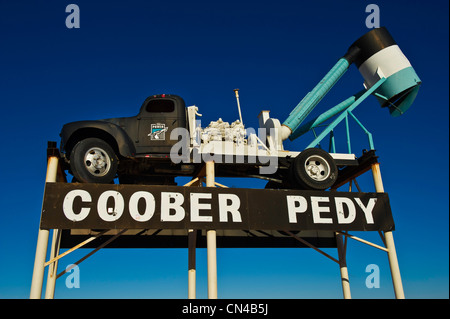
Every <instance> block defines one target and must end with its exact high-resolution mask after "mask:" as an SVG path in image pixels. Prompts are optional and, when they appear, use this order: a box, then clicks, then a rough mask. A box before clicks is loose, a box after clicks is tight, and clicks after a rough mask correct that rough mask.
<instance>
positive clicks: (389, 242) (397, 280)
mask: <svg viewBox="0 0 450 319" xmlns="http://www.w3.org/2000/svg"><path fill="white" fill-rule="evenodd" d="M372 175H373V181H374V184H375V190H376V191H377V193H384V186H383V181H382V179H381V171H380V164H379V163H375V164H372ZM384 241H385V243H386V248H387V250H388V258H389V266H390V268H391V276H392V283H393V285H394V293H395V298H397V299H405V293H404V291H403V284H402V277H401V275H400V267H399V265H398V259H397V252H396V250H395V244H394V235H393V234H392V231H386V232H384Z"/></svg>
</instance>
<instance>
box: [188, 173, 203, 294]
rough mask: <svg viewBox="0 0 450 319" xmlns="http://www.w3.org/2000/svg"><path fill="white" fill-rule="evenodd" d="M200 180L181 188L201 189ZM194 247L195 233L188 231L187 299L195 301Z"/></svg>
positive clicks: (195, 242) (195, 244)
mask: <svg viewBox="0 0 450 319" xmlns="http://www.w3.org/2000/svg"><path fill="white" fill-rule="evenodd" d="M202 179H203V178H202V177H199V176H197V177H195V178H193V179H192V180H191V181H190V182H188V183H186V184H185V185H183V186H185V187H189V186H199V187H201V186H202ZM196 184H197V185H196ZM196 247H197V231H196V230H195V229H188V299H196V262H195V249H196Z"/></svg>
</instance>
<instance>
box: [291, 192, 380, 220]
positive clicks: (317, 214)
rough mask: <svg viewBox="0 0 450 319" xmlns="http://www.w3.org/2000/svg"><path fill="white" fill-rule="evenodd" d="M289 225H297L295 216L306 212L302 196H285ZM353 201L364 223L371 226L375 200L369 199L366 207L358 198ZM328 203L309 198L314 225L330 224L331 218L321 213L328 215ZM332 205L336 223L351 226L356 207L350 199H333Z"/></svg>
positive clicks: (306, 206)
mask: <svg viewBox="0 0 450 319" xmlns="http://www.w3.org/2000/svg"><path fill="white" fill-rule="evenodd" d="M286 201H287V209H288V217H289V223H291V224H294V223H297V214H301V213H305V212H306V211H307V210H308V201H307V200H306V198H305V197H303V196H297V195H288V196H286ZM354 201H355V202H356V204H357V205H358V207H359V208H361V211H362V212H363V213H364V216H365V218H366V222H367V223H368V224H373V223H374V221H373V214H372V212H373V209H374V207H375V204H376V202H377V198H370V199H369V201H368V203H367V206H366V205H364V204H363V202H362V201H361V199H360V198H354ZM329 202H330V198H329V197H317V196H311V213H312V218H313V222H314V223H315V224H332V223H333V219H332V218H331V217H324V216H323V215H321V214H322V213H330V212H331V210H330V206H329V205H327V204H326V203H329ZM334 205H335V207H336V214H337V223H338V224H351V223H353V222H354V221H355V218H356V206H355V203H354V202H353V200H352V199H351V198H348V197H335V198H334Z"/></svg>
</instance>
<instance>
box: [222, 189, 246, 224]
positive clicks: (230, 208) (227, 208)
mask: <svg viewBox="0 0 450 319" xmlns="http://www.w3.org/2000/svg"><path fill="white" fill-rule="evenodd" d="M228 203H230V205H228ZM239 207H241V200H240V199H239V197H238V196H237V195H235V194H219V221H220V222H228V213H230V214H231V219H232V220H233V222H235V223H242V218H241V213H240V212H239Z"/></svg>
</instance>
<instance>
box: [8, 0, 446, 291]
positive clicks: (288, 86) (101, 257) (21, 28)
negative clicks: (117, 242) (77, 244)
mask: <svg viewBox="0 0 450 319" xmlns="http://www.w3.org/2000/svg"><path fill="white" fill-rule="evenodd" d="M70 3H71V2H69V1H66V2H65V1H3V0H1V1H0V41H1V42H0V43H1V47H0V57H1V58H0V97H1V98H0V105H1V109H2V111H3V114H4V115H3V121H2V125H1V127H0V132H1V135H2V136H3V138H2V156H1V157H0V181H1V183H0V196H1V197H0V198H1V201H0V203H1V212H0V226H1V228H2V231H1V232H0V256H1V262H0V298H27V297H28V296H29V289H30V283H31V275H32V269H33V262H34V254H35V246H36V239H37V231H38V225H39V217H40V209H41V204H42V194H43V189H44V179H45V171H46V144H47V141H51V140H54V141H58V142H59V136H58V135H59V132H60V129H61V126H62V125H63V124H64V123H66V122H71V121H75V120H82V119H101V118H111V117H121V116H131V115H134V114H135V113H137V112H138V110H139V107H140V105H141V103H142V102H143V101H144V100H145V98H146V97H147V96H149V95H152V94H159V93H171V94H178V95H180V96H182V97H183V98H184V99H185V101H186V104H187V105H193V104H195V105H197V106H198V107H199V112H200V113H202V114H203V118H202V121H203V126H206V125H207V124H208V123H209V121H212V120H217V119H218V118H219V117H221V118H223V119H224V120H226V121H228V122H230V123H231V122H232V121H234V120H236V119H237V118H238V113H237V108H236V101H235V97H234V93H233V89H234V88H240V97H241V107H242V113H243V114H242V115H243V120H244V123H245V124H246V127H254V128H257V126H258V121H257V115H258V113H259V111H260V110H262V109H269V110H271V115H272V117H275V118H279V119H280V120H281V121H283V120H284V119H285V118H286V117H287V115H288V114H289V112H290V111H291V110H292V108H293V107H294V106H295V105H297V103H298V102H299V101H300V100H301V99H302V98H303V97H304V96H305V95H306V93H307V92H308V91H309V90H311V89H312V88H313V87H314V86H315V85H316V84H317V82H318V81H319V80H320V79H321V78H322V77H323V75H324V74H325V73H326V72H328V70H329V69H330V68H331V67H332V66H333V65H334V64H335V62H336V61H337V60H338V59H339V58H340V57H341V56H342V55H344V54H345V52H346V50H347V48H348V47H349V46H350V45H351V44H352V43H353V41H355V40H356V39H357V38H358V37H360V36H361V35H363V34H364V33H366V32H367V31H368V29H367V27H366V25H365V20H366V17H367V15H368V13H366V12H365V8H366V6H367V5H368V4H369V3H375V4H377V5H378V6H379V8H380V13H381V25H383V26H386V27H387V28H388V29H389V31H390V32H391V34H392V35H393V37H394V39H395V40H396V41H397V43H398V44H399V46H400V47H401V49H402V50H403V52H404V53H405V55H406V56H407V57H408V59H409V60H410V62H411V63H412V65H413V67H414V68H415V70H416V72H417V73H418V75H419V77H420V78H421V80H422V81H423V85H422V87H421V89H420V91H419V94H418V97H417V99H416V101H415V103H414V104H413V106H412V107H411V109H410V110H409V111H408V112H407V113H405V114H404V115H403V116H402V117H399V118H391V117H390V116H389V113H388V111H387V110H385V109H381V108H380V107H379V105H378V103H377V102H376V100H375V99H373V98H372V99H369V100H367V101H366V102H365V103H363V104H362V105H360V106H359V107H358V108H357V109H356V111H355V112H354V113H355V115H356V116H357V117H358V118H359V119H360V120H361V122H362V123H363V124H364V125H365V126H366V127H367V128H368V130H369V131H371V132H372V134H373V137H374V143H375V148H376V150H377V155H378V156H379V160H380V163H381V173H382V176H383V181H384V186H385V190H386V192H387V193H388V194H389V196H390V201H391V206H392V211H393V214H394V220H395V222H396V231H395V232H394V238H395V243H396V247H397V254H398V258H399V263H400V270H401V274H402V279H403V285H404V288H405V295H406V297H407V298H448V296H449V295H448V291H449V290H448V289H449V258H448V256H449V255H448V251H449V245H448V244H449V233H448V229H449V219H448V214H449V200H448V191H449V189H448V186H449V171H448V168H449V150H448V149H449V141H448V136H449V129H448V127H449V99H448V97H449V95H448V87H449V76H448V75H449V74H448V70H449V64H448V61H449V59H448V58H449V42H448V38H449V16H448V10H449V8H448V1H432V2H430V1H406V0H405V1H376V2H369V1H350V0H346V1H320V2H319V1H284V0H280V1H233V0H232V1H172V0H168V1H135V0H130V1H81V0H80V1H74V2H72V3H76V4H77V5H78V6H79V8H80V11H81V28H79V29H68V28H66V26H65V19H66V16H67V15H68V13H66V12H65V8H66V6H67V5H68V4H70ZM362 82H363V79H362V77H361V76H360V74H359V73H358V71H357V70H356V68H355V67H354V66H352V67H351V68H350V70H349V71H348V72H347V74H345V75H344V77H343V78H342V79H341V80H340V82H339V83H338V84H337V85H336V86H335V87H334V88H333V90H332V91H331V92H330V94H329V95H328V96H327V97H326V98H325V99H323V101H322V102H321V103H320V104H319V106H318V107H317V109H316V110H315V112H323V111H324V110H326V109H327V108H329V107H331V106H334V105H335V104H337V103H338V102H340V101H342V100H344V99H345V98H347V97H348V96H350V95H352V94H354V93H356V92H358V91H360V90H361V89H362ZM352 125H353V124H352ZM350 129H351V132H352V149H353V152H354V153H355V154H356V155H357V156H360V155H361V150H362V149H363V148H367V147H368V144H367V140H366V137H365V135H364V134H363V132H362V131H360V130H359V128H358V127H357V126H356V125H354V126H351V128H350ZM342 133H343V132H342ZM337 139H338V151H340V152H346V144H345V135H344V134H341V135H340V136H337ZM311 140H312V135H307V136H304V137H301V138H299V139H298V140H296V141H294V142H289V141H287V142H286V143H285V148H286V149H289V150H301V149H302V148H304V147H305V146H306V145H307V144H308V143H309V142H310V141H311ZM358 182H359V184H360V185H361V187H362V188H363V190H364V191H373V189H374V188H373V182H372V180H371V176H370V174H368V175H367V176H362V177H361V178H360V179H359V180H358ZM223 183H225V184H227V185H229V186H235V187H256V188H259V187H263V186H264V183H261V181H253V180H240V179H235V180H223ZM355 235H357V236H361V237H364V238H366V239H369V240H373V241H374V242H376V243H380V239H379V237H378V234H372V233H355ZM347 251H348V252H347V258H348V267H349V275H350V284H351V289H352V295H353V297H354V298H393V297H394V293H393V288H392V284H391V279H390V272H389V264H388V261H387V256H386V254H385V253H384V252H382V251H378V250H375V249H374V248H371V247H368V246H365V245H363V244H361V243H357V242H353V241H350V242H349V246H348V249H347ZM87 252H88V250H81V251H79V252H75V253H74V254H73V255H69V256H68V257H64V258H63V259H62V260H61V262H60V264H59V265H60V266H59V267H60V269H63V268H65V266H66V265H67V264H70V263H73V262H74V261H76V260H78V259H79V258H80V257H81V256H83V255H84V254H86V253H87ZM327 252H329V253H330V254H332V255H334V256H336V255H337V254H336V252H335V250H327ZM217 258H218V287H219V290H218V294H219V298H341V297H342V292H341V286H340V278H339V267H338V266H337V265H336V264H334V263H333V262H332V261H330V260H328V259H326V258H325V257H323V256H322V255H319V254H318V253H316V252H314V251H312V250H310V249H219V250H218V257H217ZM369 264H377V265H378V266H379V268H380V274H381V287H380V288H378V289H368V288H366V286H365V279H366V277H367V275H368V273H366V272H365V269H366V266H367V265H369ZM80 274H81V288H79V289H68V288H66V286H65V283H64V280H65V278H61V279H59V280H58V282H57V286H56V297H57V298H186V297H187V250H186V249H156V250H153V249H147V250H139V249H132V250H118V249H116V250H115V249H110V250H102V251H100V252H99V253H97V254H96V255H95V256H93V257H91V258H90V259H88V260H87V261H85V262H84V263H82V264H81V265H80ZM197 296H198V297H199V298H206V297H207V278H206V250H204V249H198V253H197Z"/></svg>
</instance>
